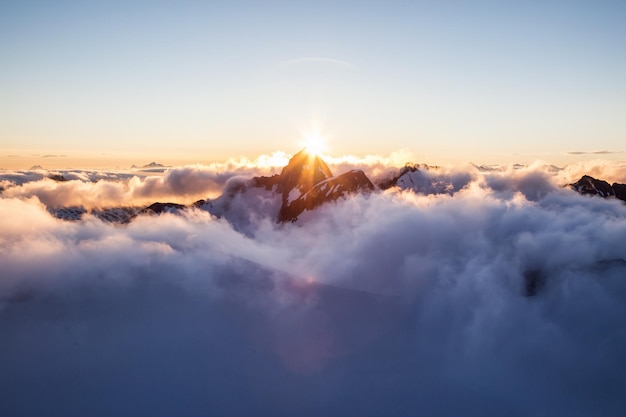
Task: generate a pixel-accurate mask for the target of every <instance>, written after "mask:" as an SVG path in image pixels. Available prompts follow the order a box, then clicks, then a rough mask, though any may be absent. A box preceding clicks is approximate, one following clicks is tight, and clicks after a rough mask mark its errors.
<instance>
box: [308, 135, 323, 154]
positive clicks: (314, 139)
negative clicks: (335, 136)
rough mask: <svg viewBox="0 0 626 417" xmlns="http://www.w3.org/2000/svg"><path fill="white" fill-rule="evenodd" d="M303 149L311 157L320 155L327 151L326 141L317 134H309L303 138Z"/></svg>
mask: <svg viewBox="0 0 626 417" xmlns="http://www.w3.org/2000/svg"><path fill="white" fill-rule="evenodd" d="M304 147H305V149H306V151H307V152H308V153H309V154H311V155H313V156H317V155H321V154H323V153H324V152H326V149H327V148H326V139H325V138H324V137H322V136H321V135H320V134H319V133H318V132H309V133H307V134H306V135H305V137H304Z"/></svg>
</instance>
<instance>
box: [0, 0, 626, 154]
mask: <svg viewBox="0 0 626 417" xmlns="http://www.w3.org/2000/svg"><path fill="white" fill-rule="evenodd" d="M432 3H433V2H341V4H335V3H334V2H316V3H313V2H306V3H297V2H293V3H290V4H283V3H282V2H142V1H137V2H108V3H104V2H102V3H98V4H94V3H92V2H54V3H52V2H21V1H20V2H3V3H2V5H0V61H1V62H2V65H0V154H3V155H0V157H3V158H4V160H2V161H0V166H5V165H7V164H8V162H6V156H7V155H16V156H23V155H36V154H51V153H52V154H64V155H69V156H73V157H79V156H80V157H88V156H91V157H94V158H95V157H97V156H99V155H103V154H106V155H109V156H110V157H129V155H131V156H130V157H132V158H134V159H138V158H139V157H140V156H141V157H145V158H148V159H152V158H160V159H163V158H165V159H168V158H169V160H170V161H175V160H176V161H177V160H181V161H183V160H184V161H193V160H197V161H198V162H202V161H208V160H219V159H224V158H227V157H230V156H239V155H245V156H250V157H253V156H255V155H258V154H261V153H270V152H272V151H275V150H283V151H286V152H295V151H297V146H298V145H297V143H298V141H299V140H300V139H301V137H302V135H303V134H305V132H306V131H307V130H310V129H311V128H313V127H317V128H318V129H319V130H320V131H321V133H322V134H323V135H325V136H327V138H328V144H329V148H330V152H331V153H333V154H345V153H351V154H358V155H362V154H367V153H389V152H393V151H396V150H399V149H407V150H409V151H410V152H412V153H413V154H415V155H416V158H417V159H419V160H420V161H423V162H427V163H458V162H467V161H473V162H476V163H497V162H530V161H532V160H535V159H544V160H548V161H554V162H555V163H564V162H567V161H570V160H575V159H580V158H586V157H595V156H594V155H584V154H583V155H581V154H577V155H569V154H567V152H571V151H577V152H592V151H611V152H616V153H611V154H604V155H603V156H604V157H607V158H613V159H619V160H623V159H624V155H623V154H622V153H621V152H623V151H624V150H625V149H624V148H623V145H622V144H623V143H625V141H624V139H625V137H626V122H625V121H624V120H626V117H625V116H626V54H625V53H624V51H626V25H625V24H624V22H625V21H626V3H624V2H601V1H597V2H591V1H589V2H584V1H583V2H438V3H437V4H432ZM596 156H597V155H596Z"/></svg>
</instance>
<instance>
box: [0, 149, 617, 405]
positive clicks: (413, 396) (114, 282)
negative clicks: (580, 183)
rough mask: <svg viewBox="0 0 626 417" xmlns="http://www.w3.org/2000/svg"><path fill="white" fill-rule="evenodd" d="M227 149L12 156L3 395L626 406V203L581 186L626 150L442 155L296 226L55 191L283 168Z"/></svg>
mask: <svg viewBox="0 0 626 417" xmlns="http://www.w3.org/2000/svg"><path fill="white" fill-rule="evenodd" d="M340 164H343V165H340V168H337V169H335V168H336V167H337V166H339V164H338V165H334V166H331V169H333V172H336V173H341V172H342V171H343V169H344V168H346V167H361V168H366V172H368V174H369V175H370V176H371V177H373V178H374V177H376V178H384V177H385V176H386V175H389V173H390V172H394V169H393V168H391V167H389V166H388V165H386V163H385V162H384V161H383V162H376V163H372V161H371V160H370V161H356V160H351V161H348V160H344V161H343V162H340ZM372 167H375V169H374V168H372ZM217 168H219V169H217ZM217 168H216V167H202V166H195V167H182V168H171V169H169V170H167V171H166V172H165V173H164V174H163V175H160V176H142V175H139V174H137V173H128V172H127V173H98V174H96V173H95V172H75V173H74V175H75V176H76V177H71V178H68V176H70V172H57V174H62V175H64V176H65V177H66V179H69V181H65V182H57V181H53V180H51V179H49V178H48V173H45V172H44V173H42V172H29V171H21V172H7V171H5V172H0V174H1V175H0V181H2V183H0V185H2V187H3V191H2V193H0V415H7V416H17V415H28V416H54V415H58V416H85V415H90V416H110V415H117V416H121V415H126V416H136V415H150V416H171V415H237V416H239V415H273V416H279V415H284V416H293V415H310V416H319V415H337V416H344V415H362V416H369V415H371V416H379V415H394V416H414V415H437V416H446V415H448V416H457V415H466V416H469V415H476V416H484V415H508V416H555V415H566V416H589V415H598V416H600V415H601V416H622V415H624V412H625V410H626V397H625V396H624V392H626V326H625V325H624V324H625V323H626V244H625V242H626V206H625V205H624V203H623V202H621V201H619V200H604V199H601V198H597V197H589V196H581V195H578V194H577V193H575V192H573V191H572V190H570V189H568V188H566V187H563V185H565V184H567V183H568V182H572V181H575V180H576V179H578V178H579V177H580V175H582V174H583V173H587V172H589V173H591V174H592V175H594V174H595V175H594V176H597V177H599V178H603V179H607V180H609V181H617V182H626V181H625V180H626V171H625V170H624V167H623V166H622V165H615V164H612V165H611V164H601V163H587V164H585V165H578V166H572V167H567V168H565V169H554V167H550V166H548V165H546V164H541V163H538V164H534V165H531V166H529V167H521V168H520V167H497V168H489V169H487V168H485V167H482V168H478V167H473V166H468V167H461V168H452V169H445V168H441V169H438V170H435V169H430V170H423V172H424V177H425V178H426V179H424V186H423V187H422V190H423V192H417V193H416V192H413V191H400V190H395V189H391V190H387V191H384V192H382V191H377V192H374V193H370V194H367V195H356V196H352V197H350V198H347V199H343V200H340V201H338V202H336V203H331V204H326V205H324V206H322V207H320V208H319V209H317V210H315V211H313V212H308V213H305V214H304V215H303V216H302V218H301V219H300V220H299V221H298V222H296V223H289V224H284V225H279V224H276V222H275V218H274V217H272V216H271V215H268V214H267V213H265V214H264V213H263V212H261V214H256V215H255V214H254V213H255V211H254V210H255V207H250V206H246V200H245V199H243V198H242V199H237V198H234V199H233V200H232V204H233V205H234V207H233V209H234V210H238V211H239V212H241V213H246V212H249V213H250V215H249V216H247V217H246V223H245V228H244V230H242V228H241V227H240V225H238V224H236V223H237V217H235V218H234V219H235V220H233V218H230V221H228V220H227V219H226V218H220V219H218V218H216V217H214V216H211V215H210V214H209V213H207V212H205V211H202V210H197V209H190V210H188V211H186V212H185V213H184V214H183V215H175V214H164V215H161V216H140V217H138V218H136V219H135V220H133V221H132V222H130V223H129V224H127V225H119V224H112V223H106V222H102V221H100V220H98V219H97V218H95V217H93V216H91V215H88V214H87V215H85V216H84V217H83V219H82V220H81V221H78V222H68V221H62V220H59V219H56V218H54V217H53V216H52V215H51V214H50V213H49V212H48V208H50V207H52V206H71V205H84V206H86V207H101V206H103V205H115V204H117V205H124V206H129V205H136V204H143V203H149V202H154V201H155V200H157V199H163V198H167V199H171V200H172V201H174V202H184V201H188V200H193V199H195V198H206V197H207V195H208V194H211V193H214V192H215V191H216V190H219V189H220V188H221V187H225V186H227V180H228V178H231V177H232V176H235V175H237V176H242V175H243V176H246V175H248V176H249V175H256V174H258V173H262V174H271V173H273V172H276V171H275V170H273V168H268V167H262V168H258V169H257V168H254V167H250V166H240V167H235V168H233V169H230V170H229V169H225V168H224V167H217ZM231 168H232V167H231ZM367 169H369V171H367ZM593 170H595V171H593ZM585 171H587V172H585ZM278 172H280V170H278ZM38 175H39V176H38ZM81 175H82V177H80V176H81ZM95 175H100V177H97V178H95V177H94V176H95ZM20 178H21V180H20ZM428 184H430V188H429V187H428ZM441 184H444V185H445V184H449V185H450V186H449V187H443V188H441V187H439V185H441ZM441 190H445V191H446V192H442V191H441ZM218 193H219V192H218ZM529 282H531V283H532V288H529Z"/></svg>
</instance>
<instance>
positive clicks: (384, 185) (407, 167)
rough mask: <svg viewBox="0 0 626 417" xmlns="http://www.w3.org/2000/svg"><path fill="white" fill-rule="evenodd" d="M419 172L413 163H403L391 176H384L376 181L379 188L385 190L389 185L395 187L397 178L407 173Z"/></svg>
mask: <svg viewBox="0 0 626 417" xmlns="http://www.w3.org/2000/svg"><path fill="white" fill-rule="evenodd" d="M412 172H419V168H418V167H417V166H415V165H405V166H404V167H402V169H401V170H400V171H399V172H398V173H397V174H396V175H394V176H393V177H391V178H386V179H384V180H381V181H379V182H378V187H379V188H380V189H381V190H386V189H388V188H391V187H395V186H397V185H398V180H399V179H400V178H402V176H404V175H405V174H407V173H412Z"/></svg>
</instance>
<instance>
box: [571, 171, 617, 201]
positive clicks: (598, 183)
mask: <svg viewBox="0 0 626 417" xmlns="http://www.w3.org/2000/svg"><path fill="white" fill-rule="evenodd" d="M571 187H572V188H573V189H574V191H577V192H579V193H580V194H583V195H586V194H591V195H598V196H600V197H604V198H608V197H613V196H615V192H614V191H613V188H612V187H611V186H610V185H609V183H608V182H606V181H602V180H597V179H595V178H593V177H591V176H589V175H583V176H582V178H581V179H579V180H578V181H576V182H575V183H574V184H571Z"/></svg>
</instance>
